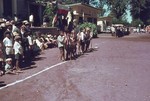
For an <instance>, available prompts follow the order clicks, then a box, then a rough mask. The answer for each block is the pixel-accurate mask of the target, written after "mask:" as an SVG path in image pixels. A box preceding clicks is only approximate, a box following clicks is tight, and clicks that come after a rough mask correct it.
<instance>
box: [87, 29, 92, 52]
mask: <svg viewBox="0 0 150 101" xmlns="http://www.w3.org/2000/svg"><path fill="white" fill-rule="evenodd" d="M91 39H92V37H91V29H90V28H89V27H87V28H86V34H85V51H88V50H89V46H90V41H91Z"/></svg>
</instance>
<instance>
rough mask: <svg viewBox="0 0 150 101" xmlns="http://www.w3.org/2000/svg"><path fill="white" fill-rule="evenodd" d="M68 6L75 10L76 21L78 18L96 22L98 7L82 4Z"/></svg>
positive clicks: (78, 20)
mask: <svg viewBox="0 0 150 101" xmlns="http://www.w3.org/2000/svg"><path fill="white" fill-rule="evenodd" d="M70 7H71V8H72V10H73V12H75V14H74V15H75V19H76V20H77V22H80V20H81V19H83V20H84V21H87V22H92V23H95V24H97V17H98V13H99V12H100V11H99V10H98V9H95V8H93V7H90V6H86V5H82V4H79V5H74V6H70Z"/></svg>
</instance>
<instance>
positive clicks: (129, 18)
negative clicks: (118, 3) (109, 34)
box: [96, 0, 132, 23]
mask: <svg viewBox="0 0 150 101" xmlns="http://www.w3.org/2000/svg"><path fill="white" fill-rule="evenodd" d="M96 2H97V3H99V0H96ZM107 8H108V6H107V5H105V6H104V9H107ZM109 13H110V11H107V12H106V13H105V14H104V16H108V14H109ZM125 18H126V20H127V21H128V22H129V23H131V22H132V17H131V13H130V10H129V9H128V10H126V15H125Z"/></svg>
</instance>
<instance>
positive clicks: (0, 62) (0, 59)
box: [0, 42, 4, 76]
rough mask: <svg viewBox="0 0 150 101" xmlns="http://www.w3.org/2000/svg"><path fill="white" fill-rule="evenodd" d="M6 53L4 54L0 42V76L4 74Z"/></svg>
mask: <svg viewBox="0 0 150 101" xmlns="http://www.w3.org/2000/svg"><path fill="white" fill-rule="evenodd" d="M3 55H4V53H3V45H2V43H1V42H0V76H2V75H3V74H4V67H3V66H4V61H3V60H4V56H3Z"/></svg>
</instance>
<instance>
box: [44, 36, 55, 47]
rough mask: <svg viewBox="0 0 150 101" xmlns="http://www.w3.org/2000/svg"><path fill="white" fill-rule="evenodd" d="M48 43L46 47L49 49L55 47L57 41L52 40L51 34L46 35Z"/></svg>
mask: <svg viewBox="0 0 150 101" xmlns="http://www.w3.org/2000/svg"><path fill="white" fill-rule="evenodd" d="M45 39H46V40H47V42H48V46H49V47H50V48H52V47H55V46H57V41H56V40H55V39H54V37H53V36H52V35H51V34H48V35H47V36H46V38H45Z"/></svg>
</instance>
